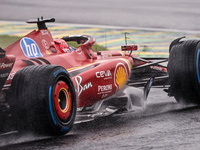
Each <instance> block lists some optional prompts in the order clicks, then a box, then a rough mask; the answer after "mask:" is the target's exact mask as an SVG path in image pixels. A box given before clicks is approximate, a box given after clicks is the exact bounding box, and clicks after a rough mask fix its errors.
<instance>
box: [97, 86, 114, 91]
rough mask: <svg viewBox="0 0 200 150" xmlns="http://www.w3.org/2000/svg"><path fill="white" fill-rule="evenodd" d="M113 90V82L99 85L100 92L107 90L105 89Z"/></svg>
mask: <svg viewBox="0 0 200 150" xmlns="http://www.w3.org/2000/svg"><path fill="white" fill-rule="evenodd" d="M111 90H112V84H108V85H99V86H98V92H105V91H111Z"/></svg>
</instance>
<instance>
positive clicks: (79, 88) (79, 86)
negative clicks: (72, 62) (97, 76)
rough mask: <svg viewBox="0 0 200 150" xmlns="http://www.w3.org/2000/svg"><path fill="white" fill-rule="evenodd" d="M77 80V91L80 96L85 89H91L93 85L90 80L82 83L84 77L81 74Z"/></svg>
mask: <svg viewBox="0 0 200 150" xmlns="http://www.w3.org/2000/svg"><path fill="white" fill-rule="evenodd" d="M75 81H76V84H77V90H76V91H77V93H78V96H80V95H81V93H82V92H83V91H85V90H87V89H89V88H91V87H92V86H93V85H92V82H89V83H86V84H84V85H82V81H83V78H82V77H81V76H76V77H75Z"/></svg>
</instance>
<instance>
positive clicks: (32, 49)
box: [20, 37, 42, 58]
mask: <svg viewBox="0 0 200 150" xmlns="http://www.w3.org/2000/svg"><path fill="white" fill-rule="evenodd" d="M20 46H21V48H22V50H23V52H24V55H26V56H27V57H30V58H35V57H42V54H41V52H40V49H39V47H38V45H37V44H36V42H35V41H34V40H32V39H30V38H27V37H24V38H22V39H21V41H20Z"/></svg>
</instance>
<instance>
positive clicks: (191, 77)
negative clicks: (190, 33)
mask: <svg viewBox="0 0 200 150" xmlns="http://www.w3.org/2000/svg"><path fill="white" fill-rule="evenodd" d="M199 55H200V41H199V40H187V41H179V40H178V41H176V43H174V44H171V45H170V56H169V62H168V66H167V67H168V74H169V82H170V95H172V96H174V97H175V98H176V100H177V101H178V102H179V103H184V104H200V56H199Z"/></svg>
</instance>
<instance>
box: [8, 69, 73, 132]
mask: <svg viewBox="0 0 200 150" xmlns="http://www.w3.org/2000/svg"><path fill="white" fill-rule="evenodd" d="M8 100H9V101H10V105H11V115H12V118H13V119H14V120H15V122H16V126H17V128H18V130H20V131H31V132H32V131H33V132H36V133H37V134H47V135H64V134H66V133H67V132H69V131H70V130H71V128H72V126H73V123H74V120H75V115H76V93H75V89H74V85H73V82H72V80H71V79H70V77H69V74H68V72H67V71H66V70H65V69H64V68H63V67H60V66H55V65H38V66H29V67H25V68H23V69H21V70H19V71H18V72H17V73H16V74H15V76H14V78H13V81H12V85H11V88H10V94H9V96H8Z"/></svg>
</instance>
